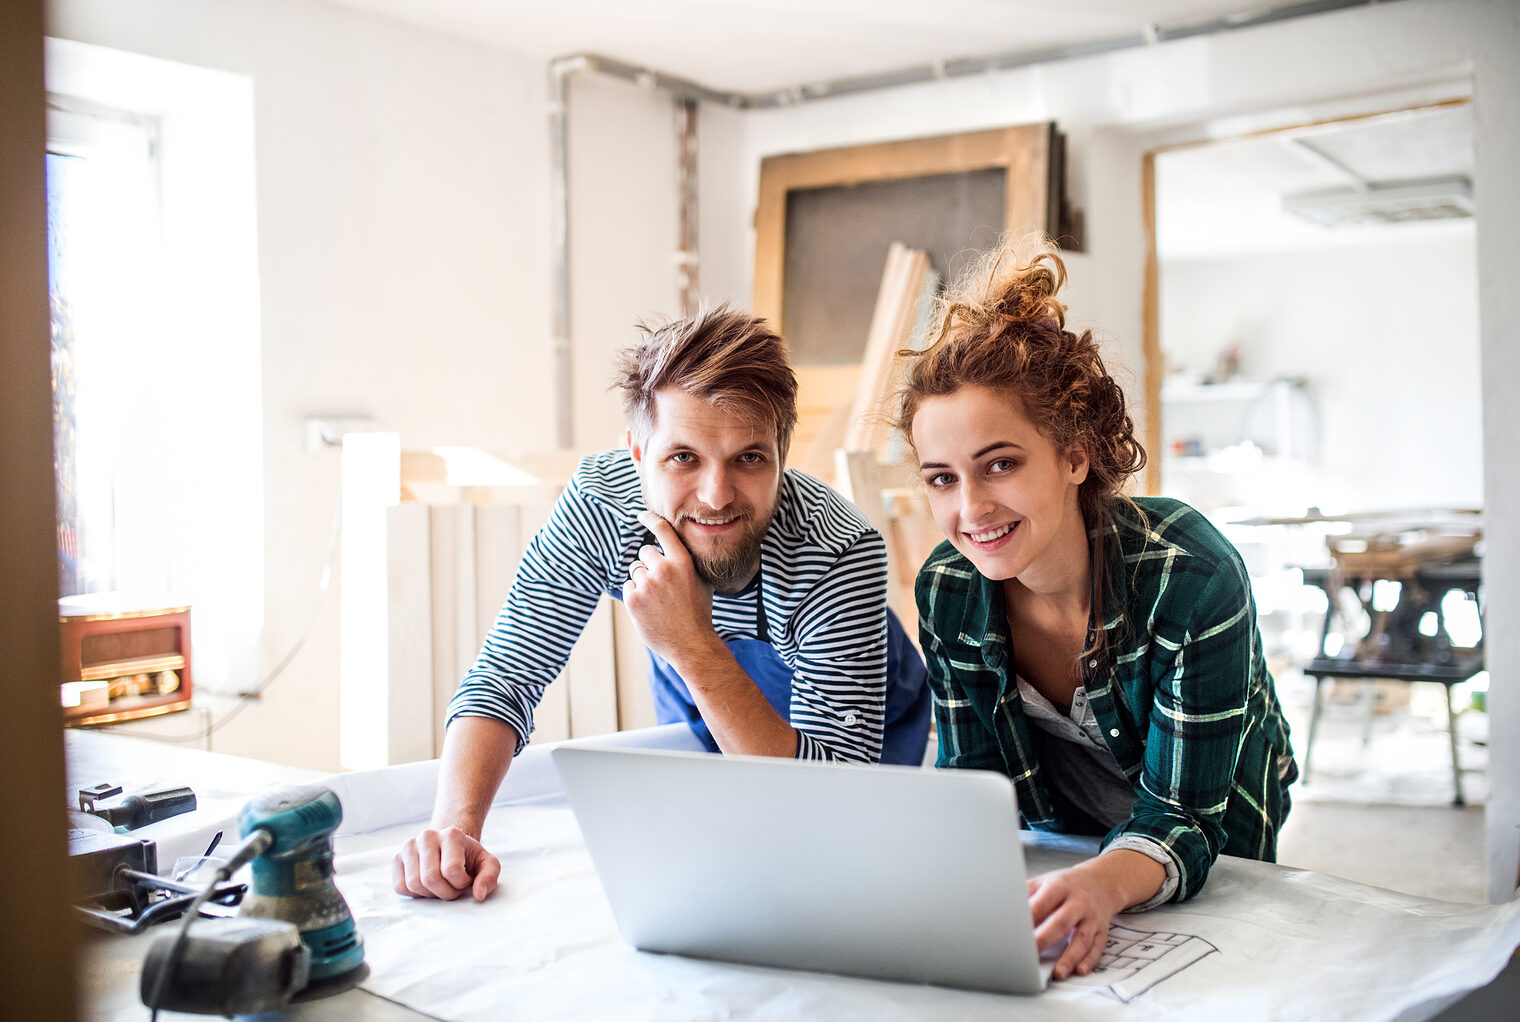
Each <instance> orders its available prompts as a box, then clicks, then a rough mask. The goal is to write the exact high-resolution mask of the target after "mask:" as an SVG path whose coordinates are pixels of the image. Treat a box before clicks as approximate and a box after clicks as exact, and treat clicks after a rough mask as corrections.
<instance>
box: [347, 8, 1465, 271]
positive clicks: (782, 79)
mask: <svg viewBox="0 0 1520 1022" xmlns="http://www.w3.org/2000/svg"><path fill="white" fill-rule="evenodd" d="M328 2H330V3H335V4H340V5H342V6H345V7H349V8H354V9H357V10H360V11H364V12H367V13H369V14H374V15H378V16H382V17H388V18H393V19H395V20H398V21H401V22H405V23H408V24H411V25H414V26H418V27H421V28H425V29H428V30H431V31H436V32H441V33H445V34H448V35H453V36H458V37H461V38H465V39H468V40H471V41H473V42H477V43H482V44H484V45H487V46H491V47H494V48H498V49H501V50H504V51H508V52H512V53H517V54H520V55H524V56H527V57H530V58H534V59H539V60H543V61H544V62H545V63H547V62H548V61H549V60H551V59H553V58H556V57H563V56H570V55H573V54H596V55H598V56H604V57H612V58H615V59H617V60H620V61H622V62H624V63H627V64H631V65H634V66H637V67H642V68H646V69H649V70H653V71H659V72H662V73H664V74H667V75H675V76H678V77H681V78H686V79H689V80H691V81H693V82H696V83H698V84H699V85H703V86H706V87H707V88H710V89H715V90H718V91H722V92H739V93H749V94H756V93H765V92H772V91H778V90H783V89H791V88H794V87H797V86H804V85H809V84H817V83H822V82H828V81H834V80H838V79H843V78H850V77H855V76H861V75H877V74H882V73H885V72H893V71H902V70H907V69H915V68H924V67H927V66H929V65H931V64H934V63H935V62H938V61H953V60H956V59H958V58H977V57H989V56H1012V55H1026V54H1027V55H1033V54H1048V53H1051V52H1053V51H1059V50H1062V49H1066V48H1069V47H1079V46H1083V45H1091V44H1096V43H1105V42H1112V41H1116V40H1120V39H1126V38H1135V37H1138V36H1142V35H1145V34H1146V33H1148V32H1149V31H1152V30H1154V29H1159V30H1160V31H1161V32H1162V34H1163V37H1164V35H1165V33H1166V31H1167V30H1169V29H1170V30H1174V31H1175V30H1177V29H1181V28H1185V27H1188V26H1196V25H1201V24H1203V23H1206V22H1209V21H1211V20H1214V19H1230V18H1242V17H1246V16H1254V15H1259V14H1261V13H1262V12H1263V11H1267V10H1271V9H1273V8H1281V7H1285V6H1289V3H1288V0H1054V2H1052V0H1040V2H1033V0H933V2H930V0H535V2H528V0H328ZM1310 16H1311V17H1312V15H1310ZM1394 105H1395V106H1396V105H1399V104H1397V103H1395V104H1394ZM1297 137H1298V138H1300V139H1301V141H1302V142H1303V143H1306V144H1307V145H1308V146H1310V147H1312V148H1313V149H1314V150H1316V151H1317V152H1318V153H1319V154H1321V155H1323V156H1325V157H1329V159H1330V160H1331V161H1335V162H1338V163H1341V164H1342V165H1344V166H1345V167H1346V168H1348V170H1349V171H1350V172H1351V176H1348V175H1347V174H1345V173H1339V174H1338V173H1336V172H1335V170H1334V165H1333V163H1328V162H1326V161H1325V160H1323V159H1315V153H1314V152H1306V151H1305V149H1304V147H1303V146H1301V145H1299V144H1297V143H1294V142H1291V141H1288V140H1287V138H1286V137H1285V136H1266V137H1262V138H1251V139H1246V140H1242V141H1235V142H1224V143H1217V144H1212V145H1207V146H1203V147H1200V148H1197V149H1191V150H1185V151H1181V152H1177V153H1171V154H1167V155H1165V156H1164V157H1163V158H1162V160H1161V161H1160V162H1158V165H1157V166H1158V177H1157V187H1158V196H1157V198H1158V216H1159V218H1160V219H1159V227H1160V231H1159V238H1158V241H1159V243H1160V246H1161V253H1162V255H1163V257H1168V258H1189V257H1199V256H1206V255H1214V254H1221V253H1227V252H1232V251H1251V250H1260V249H1262V248H1274V247H1278V248H1280V247H1300V246H1316V245H1321V244H1341V243H1346V242H1355V241H1357V240H1359V239H1360V240H1365V237H1366V233H1365V232H1367V231H1374V232H1375V231H1377V230H1385V231H1386V230H1418V229H1436V230H1442V229H1451V224H1449V223H1448V224H1444V225H1442V224H1437V225H1435V226H1434V227H1433V228H1432V227H1429V226H1428V225H1427V226H1407V225H1405V226H1398V227H1384V228H1356V229H1340V230H1334V231H1331V230H1327V229H1325V228H1318V227H1315V226H1314V225H1312V224H1308V223H1306V222H1304V221H1302V220H1299V219H1297V218H1295V217H1292V216H1289V215H1287V214H1284V213H1283V212H1282V208H1281V207H1282V199H1283V197H1284V196H1286V195H1293V194H1298V193H1301V192H1305V191H1314V190H1319V189H1326V188H1334V187H1337V186H1345V185H1346V184H1347V183H1348V181H1349V182H1354V181H1355V180H1356V178H1360V179H1361V180H1363V181H1365V182H1368V183H1380V182H1387V181H1402V180H1410V179H1415V178H1421V177H1433V176H1440V175H1456V176H1462V175H1467V176H1470V174H1471V161H1472V127H1471V116H1470V113H1469V111H1468V110H1467V108H1466V107H1459V108H1455V109H1446V110H1442V111H1438V112H1436V113H1434V114H1431V115H1415V116H1408V117H1400V118H1389V119H1384V120H1380V121H1369V122H1350V123H1347V124H1343V125H1339V126H1336V127H1332V128H1326V129H1315V130H1312V131H1310V132H1307V133H1303V134H1301V135H1299V136H1297ZM1466 223H1467V224H1470V223H1471V221H1470V220H1469V221H1466ZM1460 226H1461V225H1460V223H1458V225H1457V228H1458V229H1460Z"/></svg>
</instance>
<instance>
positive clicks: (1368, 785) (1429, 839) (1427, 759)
mask: <svg viewBox="0 0 1520 1022" xmlns="http://www.w3.org/2000/svg"><path fill="white" fill-rule="evenodd" d="M1402 688H1404V689H1408V690H1409V691H1408V692H1400V693H1394V699H1393V700H1391V701H1392V702H1394V703H1395V704H1397V703H1401V702H1403V700H1404V699H1406V698H1407V699H1408V702H1407V703H1406V704H1404V705H1394V706H1391V707H1389V706H1383V707H1381V709H1382V711H1383V712H1379V713H1376V714H1374V716H1373V718H1372V728H1371V732H1370V738H1369V740H1368V742H1367V743H1366V744H1365V745H1364V744H1363V742H1362V728H1363V721H1364V719H1365V716H1366V714H1365V703H1362V702H1360V701H1359V698H1360V696H1361V695H1362V693H1360V692H1358V691H1356V689H1355V688H1353V689H1351V690H1350V691H1342V692H1340V693H1337V694H1336V695H1337V700H1336V701H1332V700H1330V699H1327V700H1326V702H1327V705H1326V707H1325V710H1324V712H1323V714H1322V716H1321V720H1320V728H1319V734H1318V735H1316V737H1315V743H1314V755H1313V758H1312V761H1311V766H1312V769H1311V776H1310V778H1309V781H1308V782H1307V783H1302V782H1301V783H1299V784H1297V785H1295V786H1294V788H1293V791H1292V795H1293V809H1292V812H1291V813H1290V815H1289V817H1288V822H1287V824H1286V825H1285V826H1284V828H1283V833H1282V837H1281V839H1280V841H1279V845H1278V862H1280V863H1282V864H1283V865H1287V866H1299V867H1302V868H1305V869H1313V870H1319V871H1321V872H1325V873H1333V874H1335V875H1337V876H1342V877H1346V878H1348V879H1351V880H1356V881H1358V882H1360V883H1365V884H1371V885H1373V886H1376V887H1384V888H1388V889H1390V890H1395V891H1401V892H1403V893H1405V894H1415V895H1419V896H1421V897H1428V898H1440V899H1443V900H1445V901H1460V902H1469V903H1474V904H1483V903H1484V902H1486V901H1487V879H1486V868H1487V867H1486V863H1485V860H1484V850H1483V841H1484V836H1483V806H1482V804H1481V803H1482V802H1483V800H1484V799H1485V798H1486V797H1487V789H1488V786H1487V777H1486V775H1485V773H1484V767H1485V766H1486V762H1487V747H1486V746H1487V731H1486V724H1487V721H1486V719H1485V718H1484V717H1483V715H1482V714H1479V713H1463V714H1461V716H1460V717H1459V718H1458V725H1459V726H1458V734H1459V735H1460V736H1461V741H1460V743H1459V746H1458V755H1459V760H1460V762H1461V763H1462V765H1463V767H1464V770H1463V775H1462V784H1463V789H1464V794H1465V795H1466V798H1467V803H1468V804H1467V805H1465V806H1454V805H1452V804H1451V799H1452V793H1453V782H1452V769H1451V749H1450V744H1449V738H1448V734H1447V730H1446V729H1447V721H1446V707H1445V702H1444V693H1443V691H1442V689H1441V687H1440V686H1439V685H1410V686H1402ZM1278 692H1279V696H1280V698H1281V699H1282V702H1283V706H1284V710H1285V712H1286V713H1287V715H1288V718H1289V722H1290V724H1291V725H1292V727H1293V744H1294V748H1295V750H1296V751H1297V754H1298V761H1299V766H1300V767H1301V768H1302V766H1303V764H1304V754H1305V752H1306V751H1307V750H1308V734H1309V727H1308V719H1309V708H1310V700H1311V699H1312V693H1313V688H1312V684H1311V683H1307V682H1303V681H1302V679H1293V678H1291V677H1285V678H1282V679H1280V680H1279V685H1278ZM1385 694H1387V693H1386V690H1385ZM1458 697H1459V698H1458V706H1459V707H1460V706H1461V705H1463V703H1464V701H1465V697H1464V696H1463V695H1462V694H1461V693H1459V694H1458Z"/></svg>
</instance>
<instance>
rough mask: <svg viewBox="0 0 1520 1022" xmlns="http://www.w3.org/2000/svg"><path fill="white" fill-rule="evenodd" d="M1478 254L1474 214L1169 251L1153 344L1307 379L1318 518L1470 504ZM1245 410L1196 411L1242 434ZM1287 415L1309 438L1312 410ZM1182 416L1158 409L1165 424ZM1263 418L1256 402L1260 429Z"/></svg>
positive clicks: (1476, 497) (1478, 411) (1474, 462)
mask: <svg viewBox="0 0 1520 1022" xmlns="http://www.w3.org/2000/svg"><path fill="white" fill-rule="evenodd" d="M1411 235H1412V236H1411ZM1476 260H1477V249H1476V245H1475V238H1474V234H1473V230H1472V225H1471V224H1470V223H1465V224H1461V225H1455V226H1453V225H1443V226H1441V227H1439V228H1434V229H1433V228H1431V227H1426V226H1414V227H1410V228H1393V229H1390V230H1388V231H1385V232H1384V240H1383V241H1382V242H1380V243H1379V244H1377V245H1375V246H1372V245H1357V246H1355V247H1343V246H1338V247H1335V248H1319V249H1315V250H1312V251H1276V252H1269V253H1258V254H1255V255H1250V256H1233V257H1231V256H1225V257H1214V258H1209V259H1188V260H1169V261H1166V262H1164V263H1163V264H1162V268H1161V277H1162V288H1161V344H1162V348H1163V349H1164V351H1165V352H1166V357H1167V361H1168V363H1169V364H1170V365H1172V366H1174V367H1177V366H1182V367H1186V368H1187V369H1188V370H1190V371H1192V372H1195V373H1196V372H1201V371H1207V370H1208V369H1209V368H1210V367H1211V366H1212V365H1213V362H1214V359H1215V358H1216V356H1217V355H1218V354H1219V352H1220V350H1221V349H1222V348H1224V347H1225V346H1227V345H1231V344H1238V345H1239V346H1240V352H1241V368H1240V372H1241V375H1242V376H1243V377H1245V378H1248V379H1255V380H1265V379H1272V378H1275V377H1278V376H1304V377H1306V378H1307V380H1308V389H1309V390H1310V391H1311V392H1312V393H1313V395H1314V397H1315V400H1316V401H1317V403H1318V406H1319V409H1320V412H1321V424H1320V437H1319V440H1320V451H1321V458H1320V461H1319V463H1318V464H1317V465H1316V466H1315V467H1314V473H1313V478H1314V484H1313V487H1312V489H1311V491H1310V498H1311V499H1312V500H1313V501H1315V502H1317V503H1318V505H1319V506H1320V507H1321V508H1322V509H1323V510H1325V511H1326V513H1333V512H1332V509H1334V510H1338V511H1358V510H1371V509H1388V508H1416V507H1479V506H1481V505H1482V503H1483V417H1482V408H1481V406H1480V404H1479V402H1478V401H1477V400H1475V398H1476V396H1477V395H1478V394H1479V391H1480V376H1479V371H1478V294H1477V279H1478V275H1477V265H1476ZM1244 407H1245V406H1244V405H1241V404H1236V403H1230V404H1228V405H1215V406H1213V407H1211V408H1208V409H1206V411H1208V412H1209V413H1210V414H1211V415H1215V416H1225V417H1227V418H1228V419H1229V424H1230V426H1231V427H1232V428H1238V420H1239V418H1240V415H1241V412H1242V409H1243V408H1244ZM1292 408H1293V417H1294V421H1292V423H1291V425H1292V426H1293V427H1294V428H1295V434H1296V436H1295V438H1296V439H1302V440H1307V439H1308V438H1307V436H1304V435H1303V434H1302V433H1299V432H1298V431H1299V430H1300V429H1303V430H1304V432H1305V433H1307V432H1308V430H1307V429H1306V428H1305V427H1309V426H1310V425H1311V424H1312V421H1313V419H1312V413H1311V412H1310V410H1309V409H1307V408H1305V407H1304V406H1303V405H1302V404H1298V403H1294V404H1293V405H1292ZM1190 410H1191V411H1197V410H1199V407H1198V406H1194V407H1193V408H1192V409H1179V410H1178V413H1179V415H1178V416H1172V415H1169V417H1168V420H1167V421H1168V433H1171V432H1172V424H1173V419H1174V418H1178V417H1179V416H1180V415H1181V414H1185V413H1186V412H1188V411H1190ZM1269 420H1270V415H1269V410H1268V409H1260V410H1259V411H1258V413H1257V414H1256V416H1255V421H1256V423H1257V426H1258V432H1259V433H1261V432H1266V431H1267V428H1268V427H1270V425H1271V423H1270V421H1269ZM1179 424H1180V423H1179ZM1200 428H1206V424H1201V425H1200ZM1283 496H1284V497H1285V498H1286V496H1287V495H1283Z"/></svg>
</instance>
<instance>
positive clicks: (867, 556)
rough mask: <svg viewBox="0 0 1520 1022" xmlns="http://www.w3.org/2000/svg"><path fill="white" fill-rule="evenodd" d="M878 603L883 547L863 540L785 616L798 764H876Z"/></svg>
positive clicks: (883, 634) (883, 653)
mask: <svg viewBox="0 0 1520 1022" xmlns="http://www.w3.org/2000/svg"><path fill="white" fill-rule="evenodd" d="M797 556H798V557H799V558H805V557H806V556H808V554H807V553H806V552H799V553H798V555H797ZM819 556H822V553H821V552H819ZM799 567H802V565H795V566H794V568H799ZM886 600H887V550H886V544H885V543H883V542H882V539H881V536H879V535H878V534H877V533H875V532H869V533H866V534H864V535H862V536H861V537H860V539H859V540H857V541H856V542H855V543H854V545H852V546H851V547H850V548H849V549H848V550H846V551H845V552H844V553H843V554H842V555H841V556H840V557H839V558H838V559H837V560H836V561H834V563H833V564H832V565H830V566H828V567H827V569H826V570H825V571H824V573H823V575H822V577H821V578H820V579H819V580H818V582H817V583H816V584H815V585H814V586H813V587H812V589H811V592H810V593H809V594H808V596H807V598H806V599H805V600H804V602H803V603H802V605H801V606H799V607H798V609H797V612H796V614H795V615H794V616H793V618H792V624H793V627H794V628H795V630H796V635H797V658H796V662H795V663H794V664H793V679H792V702H791V722H792V726H793V727H795V728H796V729H797V734H798V739H797V758H798V759H829V760H840V761H846V762H857V763H875V762H877V761H878V760H880V759H881V738H882V726H883V720H884V717H885V714H886V674H887V611H886V607H887V602H886Z"/></svg>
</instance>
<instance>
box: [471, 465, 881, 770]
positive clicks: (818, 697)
mask: <svg viewBox="0 0 1520 1022" xmlns="http://www.w3.org/2000/svg"><path fill="white" fill-rule="evenodd" d="M646 509H647V508H646V505H645V503H644V496H643V492H642V490H641V488H640V486H639V476H638V472H637V469H636V468H635V466H634V462H633V458H632V457H631V456H630V455H629V453H628V452H627V451H626V450H617V451H609V452H606V453H604V454H593V455H590V456H588V457H586V458H583V459H582V460H581V463H580V466H579V468H577V469H576V472H575V475H574V476H573V477H572V478H571V480H570V484H569V486H568V487H567V488H566V489H565V491H564V493H562V494H561V495H560V498H559V500H558V501H557V502H556V503H555V505H554V509H553V511H552V512H551V513H550V515H549V521H548V524H546V525H545V526H544V527H543V528H542V529H540V530H539V532H538V534H537V535H536V536H534V537H533V541H532V542H531V543H530V544H529V546H528V549H527V552H526V553H524V555H523V559H522V563H521V564H520V565H519V566H518V569H517V575H516V577H515V578H514V579H513V582H512V588H511V590H510V592H509V593H508V595H507V600H506V603H504V604H503V605H502V608H501V613H500V614H498V615H497V618H496V622H495V624H494V625H492V627H491V631H490V633H489V634H488V635H487V636H486V639H485V644H484V645H483V646H482V648H481V651H480V655H479V657H478V658H477V659H476V661H475V664H474V666H473V667H471V668H470V670H469V671H468V672H467V673H466V674H465V677H464V680H463V681H462V682H461V683H460V686H459V690H458V691H457V692H455V693H454V698H453V699H452V700H451V701H450V703H449V709H448V719H449V720H450V721H452V720H453V719H454V718H455V717H458V716H461V715H464V716H479V717H492V718H495V719H497V720H500V721H504V722H505V723H507V724H509V725H510V726H511V727H512V729H513V730H514V731H516V732H517V735H518V748H517V751H518V752H521V751H522V747H523V745H524V744H526V742H527V738H528V735H529V733H530V732H531V731H532V730H533V708H534V707H535V706H537V705H538V701H539V700H540V699H541V698H542V697H543V693H544V688H545V686H547V685H548V684H549V682H551V681H552V680H554V678H555V677H557V676H558V675H559V673H560V671H561V669H563V667H564V665H565V661H566V660H568V659H569V657H570V649H571V647H572V646H574V645H575V641H576V639H578V638H579V637H580V634H581V631H582V630H583V629H584V628H585V627H586V621H587V620H588V619H589V618H590V617H591V612H592V611H593V610H594V609H595V608H596V604H597V601H598V600H600V599H601V597H602V594H604V593H606V594H607V595H610V596H613V597H614V598H620V597H621V595H622V586H623V583H624V581H626V580H627V578H628V570H629V568H630V567H631V566H632V564H633V562H634V561H635V560H636V559H637V557H638V551H639V547H641V546H643V545H644V544H645V543H652V542H653V538H652V537H651V535H650V533H649V531H648V530H647V529H645V528H644V526H643V525H642V524H640V523H639V521H638V517H637V516H638V514H639V513H640V512H641V511H644V510H646ZM760 563H761V570H760V576H759V577H760V584H759V585H758V586H750V587H747V588H746V590H745V591H743V592H740V593H735V594H732V595H725V594H723V593H717V594H714V596H713V619H712V623H713V628H714V630H716V631H717V633H718V636H719V637H720V638H722V639H723V640H724V641H725V642H728V641H732V640H736V639H761V640H763V641H766V642H768V643H769V644H770V645H771V646H772V647H774V648H775V650H776V652H777V654H778V655H779V656H780V657H781V659H782V661H783V662H784V663H785V664H786V665H787V666H788V667H789V668H790V669H791V671H792V691H791V706H790V714H789V716H790V720H791V724H792V726H793V727H794V728H796V729H797V731H798V735H799V737H798V742H797V756H798V758H800V759H833V760H844V761H855V762H875V761H876V760H877V759H878V758H880V755H881V738H882V718H883V713H884V704H885V674H886V665H887V626H886V586H887V555H886V546H885V544H884V543H883V542H882V539H881V536H880V535H879V534H878V533H877V532H876V531H875V530H874V529H872V528H871V526H870V525H869V524H868V523H867V522H866V519H865V517H864V516H863V515H862V514H861V513H860V512H859V511H858V510H856V509H855V508H854V507H853V506H852V505H850V504H849V503H848V502H846V501H845V500H844V498H842V497H840V496H839V495H838V494H836V493H835V492H834V491H833V490H831V489H829V488H828V487H827V486H825V485H824V484H823V483H820V482H819V481H818V480H816V479H813V478H811V477H810V476H806V475H803V474H802V473H800V472H796V471H794V470H792V469H787V470H786V471H785V473H784V474H783V476H782V481H781V492H780V496H779V498H778V501H777V505H776V512H775V516H774V517H773V518H772V519H771V523H770V527H769V528H768V529H767V530H766V533H765V536H764V538H763V539H762V540H761V545H760ZM761 601H763V603H762V602H761Z"/></svg>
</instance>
